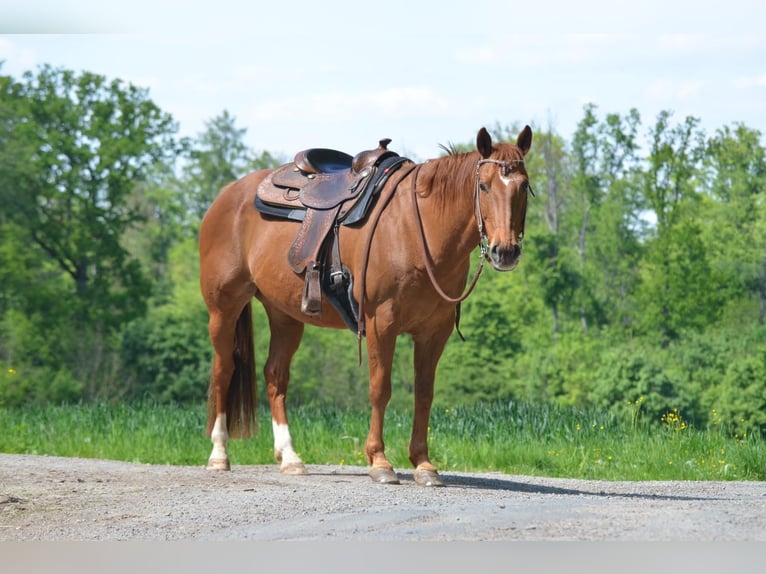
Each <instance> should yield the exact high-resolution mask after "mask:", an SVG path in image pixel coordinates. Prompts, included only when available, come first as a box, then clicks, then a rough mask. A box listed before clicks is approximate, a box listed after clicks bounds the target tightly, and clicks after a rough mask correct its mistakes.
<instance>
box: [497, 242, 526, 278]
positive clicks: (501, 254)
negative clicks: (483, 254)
mask: <svg viewBox="0 0 766 574" xmlns="http://www.w3.org/2000/svg"><path fill="white" fill-rule="evenodd" d="M520 258H521V245H520V244H518V243H514V244H512V245H503V244H500V243H493V244H492V245H490V246H489V262H490V264H491V265H492V267H494V268H495V269H496V270H497V271H511V270H512V269H514V268H515V267H516V265H518V264H519V259H520Z"/></svg>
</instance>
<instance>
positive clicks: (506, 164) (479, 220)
mask: <svg viewBox="0 0 766 574" xmlns="http://www.w3.org/2000/svg"><path fill="white" fill-rule="evenodd" d="M523 161H524V160H509V161H501V160H497V159H480V160H479V161H478V162H477V163H476V169H475V177H474V186H473V196H474V203H475V213H476V226H477V228H478V230H479V248H480V251H481V253H480V258H479V266H478V268H477V269H476V272H475V273H474V276H473V279H472V280H471V283H470V285H469V286H468V288H467V289H466V290H465V292H464V293H463V294H462V295H460V296H459V297H450V296H449V295H447V293H445V292H444V290H443V289H442V288H441V286H440V285H439V282H438V281H437V279H436V274H435V272H434V268H433V262H432V258H431V254H430V251H429V250H428V244H427V242H426V235H425V230H424V228H423V219H422V217H421V215H420V208H419V207H418V193H417V180H418V172H419V171H420V167H421V166H422V164H417V165H412V166H410V167H409V169H406V170H405V171H404V173H403V174H402V175H401V176H400V177H399V179H398V180H397V181H396V183H395V184H394V185H393V186H391V187H390V190H391V191H390V192H389V193H388V194H387V195H386V196H385V197H384V198H382V201H381V202H380V203H381V205H380V207H379V209H378V210H377V211H376V212H375V214H374V216H373V218H372V221H371V227H370V233H369V234H368V236H367V242H366V243H365V248H364V259H363V265H362V269H361V274H360V275H361V286H360V287H361V297H360V298H359V299H360V300H359V320H358V324H359V331H358V333H357V339H358V347H359V362H360V364H361V361H362V337H363V336H364V332H365V327H364V299H365V290H366V276H367V264H368V262H369V258H370V257H369V256H370V247H371V245H372V239H373V236H374V235H375V228H376V227H377V225H378V221H379V219H380V215H381V213H383V211H384V210H385V208H386V206H387V205H388V202H389V201H391V198H392V197H393V196H394V193H395V191H396V189H397V188H398V187H399V184H400V183H401V182H402V181H403V180H404V179H405V178H406V177H407V176H408V175H409V174H410V173H412V172H413V171H414V177H413V182H412V196H411V197H412V207H413V211H414V213H415V219H416V221H417V224H418V231H419V234H418V235H419V236H420V246H421V249H422V253H423V261H424V263H425V267H426V273H427V274H428V278H429V279H430V281H431V285H432V286H433V288H434V290H435V291H436V292H437V293H438V294H439V296H440V297H441V298H442V299H444V300H445V301H447V302H448V303H456V304H457V311H456V316H455V326H456V327H457V332H458V335H460V338H461V339H463V340H465V339H464V337H463V335H462V333H460V326H459V322H460V303H461V302H463V301H465V300H466V299H467V298H468V297H469V295H471V293H472V292H473V290H474V288H475V287H476V284H477V283H478V281H479V276H480V275H481V272H482V270H483V269H484V262H485V261H486V260H487V254H488V252H489V248H488V242H489V240H488V238H487V234H486V232H485V231H484V218H483V216H482V213H481V202H480V200H479V191H480V188H481V186H480V178H479V170H480V168H481V166H482V165H484V164H486V163H492V164H496V165H499V166H501V167H502V168H503V169H504V170H509V169H510V163H511V162H523Z"/></svg>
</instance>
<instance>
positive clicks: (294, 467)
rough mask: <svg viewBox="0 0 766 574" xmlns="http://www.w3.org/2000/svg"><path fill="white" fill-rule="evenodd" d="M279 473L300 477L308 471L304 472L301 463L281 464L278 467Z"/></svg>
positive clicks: (304, 469)
mask: <svg viewBox="0 0 766 574" xmlns="http://www.w3.org/2000/svg"><path fill="white" fill-rule="evenodd" d="M279 471H280V472H281V473H282V474H289V475H291V476H302V475H306V474H308V473H309V471H308V470H306V467H305V466H303V463H302V462H290V463H287V464H283V465H282V466H281V467H279Z"/></svg>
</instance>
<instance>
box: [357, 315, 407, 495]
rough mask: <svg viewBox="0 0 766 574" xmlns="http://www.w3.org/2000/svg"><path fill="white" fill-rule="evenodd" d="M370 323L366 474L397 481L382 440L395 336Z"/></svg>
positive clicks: (368, 335) (384, 479) (393, 481)
mask: <svg viewBox="0 0 766 574" xmlns="http://www.w3.org/2000/svg"><path fill="white" fill-rule="evenodd" d="M374 325H375V324H374V323H373V324H371V325H370V327H373V328H368V332H367V357H368V362H369V368H370V407H371V411H370V430H369V433H368V434H367V441H366V443H365V453H366V454H367V461H368V462H369V464H370V478H372V480H373V481H375V482H377V483H380V484H399V478H398V477H397V476H396V473H395V472H394V467H393V465H392V464H391V463H390V462H389V461H388V459H387V458H386V454H385V444H384V442H383V424H384V420H385V416H386V407H387V405H388V402H389V401H390V400H391V366H392V364H393V360H394V350H395V348H396V337H395V336H387V335H381V334H380V333H377V332H376V329H375V328H374Z"/></svg>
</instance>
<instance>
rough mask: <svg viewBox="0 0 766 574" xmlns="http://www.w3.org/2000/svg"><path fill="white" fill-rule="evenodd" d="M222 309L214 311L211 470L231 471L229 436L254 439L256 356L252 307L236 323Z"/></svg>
mask: <svg viewBox="0 0 766 574" xmlns="http://www.w3.org/2000/svg"><path fill="white" fill-rule="evenodd" d="M231 316H233V315H228V314H226V313H224V312H221V311H220V310H211V311H210V322H209V330H210V340H211V342H212V344H213V350H214V353H215V355H214V358H213V374H212V376H211V379H210V388H209V396H208V405H209V408H208V434H209V435H210V439H211V442H212V443H213V450H212V452H211V453H210V458H209V459H208V464H207V468H208V469H209V470H230V469H231V464H230V462H229V455H228V452H227V443H228V440H229V437H230V436H231V437H234V438H239V437H247V436H250V435H251V433H252V432H253V430H254V428H255V422H256V420H255V414H256V410H255V409H256V401H255V391H256V386H255V357H254V353H255V352H254V348H253V326H252V313H251V304H250V303H249V302H248V303H247V304H246V305H245V306H244V308H243V309H242V310H241V312H240V314H239V317H238V318H236V319H235V320H232V319H231V318H230V317H231Z"/></svg>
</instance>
